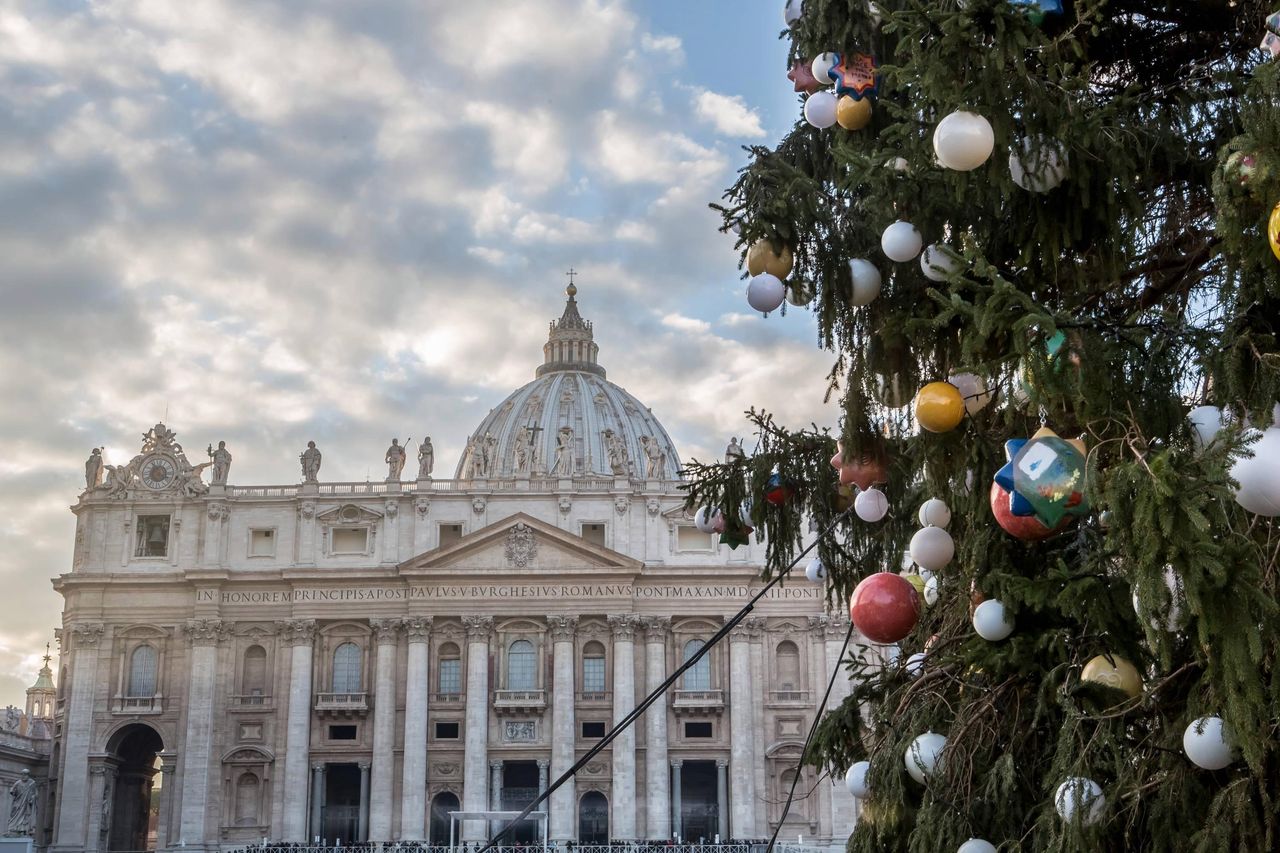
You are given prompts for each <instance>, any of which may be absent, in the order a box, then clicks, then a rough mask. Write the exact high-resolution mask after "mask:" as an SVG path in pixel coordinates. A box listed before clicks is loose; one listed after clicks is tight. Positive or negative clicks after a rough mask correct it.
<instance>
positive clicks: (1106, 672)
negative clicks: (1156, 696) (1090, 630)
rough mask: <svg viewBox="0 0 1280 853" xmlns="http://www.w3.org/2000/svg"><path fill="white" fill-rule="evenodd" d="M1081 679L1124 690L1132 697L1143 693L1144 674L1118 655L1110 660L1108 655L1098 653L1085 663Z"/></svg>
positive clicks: (1134, 697)
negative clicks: (1139, 672) (1140, 673)
mask: <svg viewBox="0 0 1280 853" xmlns="http://www.w3.org/2000/svg"><path fill="white" fill-rule="evenodd" d="M1080 680H1081V681H1092V682H1095V683H1097V684H1105V685H1106V686H1107V687H1114V688H1116V689H1117V690H1123V691H1124V693H1125V695H1127V696H1128V697H1129V698H1130V699H1136V698H1138V697H1139V696H1141V695H1142V676H1141V675H1139V674H1138V669H1137V667H1135V666H1134V665H1133V664H1131V663H1129V662H1128V661H1127V660H1125V659H1124V658H1122V657H1118V656H1116V655H1112V656H1111V658H1110V659H1109V660H1108V658H1107V656H1106V655H1098V656H1097V657H1095V658H1094V659H1093V660H1091V661H1089V662H1088V663H1087V664H1085V665H1084V672H1082V673H1080Z"/></svg>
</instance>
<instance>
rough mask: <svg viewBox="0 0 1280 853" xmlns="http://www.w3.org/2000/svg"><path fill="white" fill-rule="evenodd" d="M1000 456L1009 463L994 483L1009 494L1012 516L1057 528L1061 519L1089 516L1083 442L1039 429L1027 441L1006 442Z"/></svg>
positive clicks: (1042, 428) (1017, 439)
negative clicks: (1029, 518)
mask: <svg viewBox="0 0 1280 853" xmlns="http://www.w3.org/2000/svg"><path fill="white" fill-rule="evenodd" d="M1004 454H1005V458H1006V459H1008V460H1009V461H1008V462H1007V463H1006V464H1005V466H1004V467H1003V468H1001V469H1000V470H999V471H997V472H996V475H995V482H996V483H997V484H998V485H999V486H1000V488H1002V489H1004V490H1005V491H1006V492H1008V493H1009V511H1010V512H1012V513H1013V514H1014V515H1021V516H1027V515H1034V516H1035V517H1036V518H1038V519H1039V520H1040V521H1041V522H1042V523H1043V524H1044V526H1045V527H1057V526H1058V524H1059V523H1061V521H1062V519H1063V518H1064V517H1067V516H1080V515H1084V514H1086V513H1088V512H1089V501H1088V499H1087V498H1086V497H1085V491H1084V489H1085V466H1086V462H1085V448H1084V442H1083V441H1081V440H1080V439H1065V438H1061V437H1060V436H1059V435H1058V434H1057V433H1055V432H1054V431H1053V430H1051V429H1049V428H1048V427H1041V428H1040V429H1039V430H1037V431H1036V434H1035V435H1033V436H1031V438H1029V439H1022V438H1014V439H1010V440H1008V441H1006V442H1005V443H1004Z"/></svg>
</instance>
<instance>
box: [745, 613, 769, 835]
mask: <svg viewBox="0 0 1280 853" xmlns="http://www.w3.org/2000/svg"><path fill="white" fill-rule="evenodd" d="M743 624H745V625H746V626H747V634H748V636H750V637H751V684H752V685H753V686H754V688H755V690H754V691H753V693H752V700H751V716H752V722H751V732H752V735H753V738H752V742H751V750H752V752H751V757H752V765H751V766H752V772H753V773H754V774H755V786H756V796H757V797H759V798H760V803H759V806H753V807H752V809H751V811H752V814H754V815H755V832H753V833H752V836H753V837H754V838H765V837H768V835H769V816H768V814H767V812H766V810H765V808H764V799H765V797H766V796H767V795H768V790H769V785H768V782H767V781H766V779H765V768H764V764H765V755H764V751H765V742H764V690H765V688H766V687H767V686H768V682H767V680H766V679H765V677H764V628H765V619H764V617H763V616H749V617H747V618H746V619H744V620H743Z"/></svg>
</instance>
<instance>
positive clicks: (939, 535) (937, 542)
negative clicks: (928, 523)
mask: <svg viewBox="0 0 1280 853" xmlns="http://www.w3.org/2000/svg"><path fill="white" fill-rule="evenodd" d="M908 550H909V551H910V553H911V559H913V560H915V561H916V565H917V566H919V567H920V568H922V569H928V570H929V571H931V572H939V571H942V569H944V568H946V565H947V563H950V562H951V558H952V557H954V556H955V555H956V543H955V542H954V541H952V539H951V534H950V533H948V532H947V531H945V530H943V529H942V528H941V527H925V528H923V529H921V530H917V531H916V535H915V536H912V537H911V544H910V546H908Z"/></svg>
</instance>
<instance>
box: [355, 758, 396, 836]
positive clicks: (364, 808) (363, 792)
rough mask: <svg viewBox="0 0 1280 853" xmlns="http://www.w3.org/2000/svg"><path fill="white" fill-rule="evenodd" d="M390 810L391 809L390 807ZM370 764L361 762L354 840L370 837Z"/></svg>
mask: <svg viewBox="0 0 1280 853" xmlns="http://www.w3.org/2000/svg"><path fill="white" fill-rule="evenodd" d="M388 811H390V809H388ZM369 817H370V815H369V764H368V763H367V762H364V761H362V762H360V814H359V815H358V816H357V817H356V837H355V838H353V839H351V840H352V841H365V840H367V839H368V838H369ZM390 824H391V815H390V814H388V815H387V825H388V832H390Z"/></svg>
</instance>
